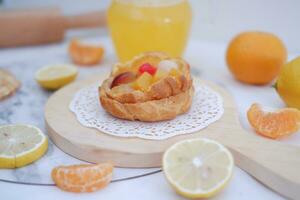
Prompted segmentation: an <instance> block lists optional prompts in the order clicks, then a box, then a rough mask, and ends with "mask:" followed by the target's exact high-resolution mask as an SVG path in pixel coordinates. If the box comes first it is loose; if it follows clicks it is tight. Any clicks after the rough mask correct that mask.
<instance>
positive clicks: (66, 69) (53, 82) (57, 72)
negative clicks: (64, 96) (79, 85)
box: [35, 65, 78, 90]
mask: <svg viewBox="0 0 300 200" xmlns="http://www.w3.org/2000/svg"><path fill="white" fill-rule="evenodd" d="M77 71H78V70H77V69H76V68H75V67H73V66H72V65H51V66H46V67H43V68H41V69H40V70H38V71H37V72H36V74H35V79H36V81H37V82H38V83H39V84H40V85H41V86H42V87H43V88H46V89H51V90H55V89H58V88H60V87H62V86H64V85H66V84H68V83H70V82H72V81H73V80H74V79H75V78H76V76H77Z"/></svg>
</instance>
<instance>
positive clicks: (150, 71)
mask: <svg viewBox="0 0 300 200" xmlns="http://www.w3.org/2000/svg"><path fill="white" fill-rule="evenodd" d="M193 94H194V88H193V85H192V78H191V75H190V67H189V64H188V63H187V62H185V61H184V60H183V59H180V58H171V57H169V56H168V55H167V54H165V53H162V52H149V53H143V54H141V55H139V56H136V57H134V58H133V59H132V60H131V61H129V62H126V63H117V64H115V65H114V66H113V69H112V72H111V75H110V77H109V78H108V79H106V80H105V81H104V82H103V83H102V85H101V87H99V96H100V102H101V105H102V106H103V108H104V109H105V110H106V111H107V112H108V113H110V114H111V115H113V116H115V117H118V118H121V119H127V120H140V121H149V122H151V121H152V122H154V121H162V120H168V119H173V118H175V117H176V116H177V115H180V114H182V113H185V112H186V111H188V109H189V108H190V106H191V103H192V98H193Z"/></svg>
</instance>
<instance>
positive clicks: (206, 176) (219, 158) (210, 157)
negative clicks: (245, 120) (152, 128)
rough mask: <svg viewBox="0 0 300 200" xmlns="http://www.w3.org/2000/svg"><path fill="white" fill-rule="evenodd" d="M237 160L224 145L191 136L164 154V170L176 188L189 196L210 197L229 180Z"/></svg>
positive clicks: (178, 191) (180, 192) (185, 195)
mask: <svg viewBox="0 0 300 200" xmlns="http://www.w3.org/2000/svg"><path fill="white" fill-rule="evenodd" d="M233 166H234V161H233V157H232V155H231V153H230V152H229V150H227V149H226V148H225V147H224V146H223V145H222V144H220V143H218V142H216V141H213V140H209V139H191V140H184V141H181V142H178V143H176V144H174V145H173V146H171V147H170V148H169V149H168V150H167V151H166V152H165V154H164V156H163V170H164V173H165V176H166V178H167V180H168V182H169V183H170V184H171V186H172V187H173V188H174V189H175V191H176V192H177V193H179V194H181V195H183V196H184V197H187V198H208V197H211V196H214V195H215V194H217V193H218V192H219V191H221V190H222V189H223V188H224V186H225V185H226V184H227V183H228V182H229V180H230V177H231V175H232V171H233Z"/></svg>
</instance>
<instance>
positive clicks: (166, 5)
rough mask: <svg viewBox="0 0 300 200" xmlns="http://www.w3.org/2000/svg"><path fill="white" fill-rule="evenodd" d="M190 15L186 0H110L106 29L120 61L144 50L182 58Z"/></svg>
mask: <svg viewBox="0 0 300 200" xmlns="http://www.w3.org/2000/svg"><path fill="white" fill-rule="evenodd" d="M191 15H192V14H191V9H190V5H189V2H188V1H187V0H163V1H162V0H112V3H111V6H110V8H109V10H108V16H107V17H108V26H109V29H110V34H111V37H112V40H113V43H114V46H115V50H116V53H117V56H118V58H119V60H120V61H126V60H129V59H132V58H133V57H134V56H135V55H137V54H140V53H142V52H146V51H163V52H166V53H168V54H169V55H170V56H173V57H178V56H181V55H182V53H183V51H184V49H185V46H186V43H187V39H188V35H189V29H190V24H191V18H192V16H191Z"/></svg>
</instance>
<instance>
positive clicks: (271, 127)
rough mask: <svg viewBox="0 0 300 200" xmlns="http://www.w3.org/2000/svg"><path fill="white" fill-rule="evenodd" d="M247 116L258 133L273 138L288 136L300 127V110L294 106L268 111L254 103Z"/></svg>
mask: <svg viewBox="0 0 300 200" xmlns="http://www.w3.org/2000/svg"><path fill="white" fill-rule="evenodd" d="M247 117H248V120H249V122H250V124H251V126H252V127H253V128H254V130H255V131H256V132H257V133H258V134H260V135H262V136H265V137H269V138H272V139H277V138H281V137H284V136H288V135H290V134H292V133H294V132H297V131H298V130H299V129H300V111H299V110H297V109H294V108H284V109H279V110H277V111H273V112H267V111H264V110H263V108H262V107H261V106H260V105H259V104H253V105H252V106H251V107H250V109H249V110H248V112H247Z"/></svg>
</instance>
